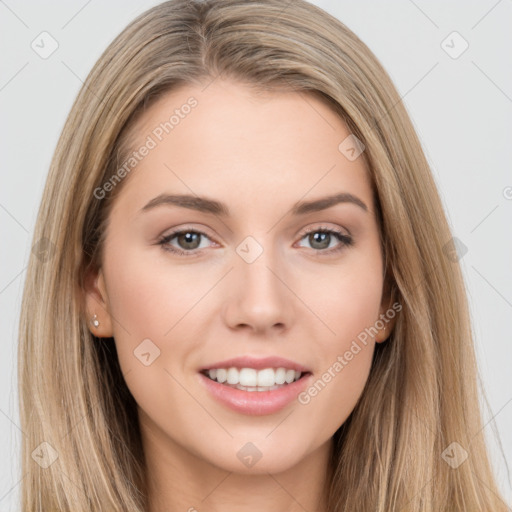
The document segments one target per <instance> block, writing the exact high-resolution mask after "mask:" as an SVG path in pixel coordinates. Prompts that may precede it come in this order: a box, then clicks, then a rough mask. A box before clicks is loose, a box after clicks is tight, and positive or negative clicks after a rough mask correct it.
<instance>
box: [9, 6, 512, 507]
mask: <svg viewBox="0 0 512 512" xmlns="http://www.w3.org/2000/svg"><path fill="white" fill-rule="evenodd" d="M34 243H35V244H36V245H37V246H38V247H39V246H41V247H43V248H46V250H45V251H39V252H38V251H34V255H33V256H32V258H31V261H30V265H29V269H28V275H27V280H26V285H25V290H24V298H23V307H22V318H21V326H20V349H19V365H20V366H19V381H20V397H21V398H20V400H21V402H20V414H21V422H22V428H23V430H24V432H25V433H26V436H25V437H24V438H23V454H22V457H23V458H22V470H23V473H24V474H25V473H27V472H28V475H27V476H26V478H24V480H23V482H22V486H23V487H22V501H23V503H22V506H23V510H73V511H79V510H84V511H85V510H102V511H105V510H140V511H142V510H149V511H151V512H156V511H161V510H206V509H208V510H216V509H221V508H222V510H226V509H229V508H230V507H235V506H236V508H237V509H238V510H240V509H242V510H247V511H249V510H270V511H273V510H293V511H294V510H304V509H305V510H315V511H319V512H325V511H329V512H330V511H349V510H350V511H359V510H360V511H365V512H367V511H369V510H379V511H391V510H396V511H398V510H408V511H417V512H420V511H421V512H427V511H429V512H433V511H450V512H453V511H462V510H493V511H501V510H503V511H504V510H506V505H505V504H504V502H503V501H502V500H501V499H500V497H499V492H498V490H497V486H496V483H495V481H494V477H493V474H492V469H491V466H490V463H489V461H488V456H487V453H486V447H485V443H484V439H483V434H482V430H481V429H482V423H481V418H480V411H479V406H478V400H477V397H478V395H477V387H476V365H475V358H474V353H473V346H472V333H471V325H470V318H469V314H468V306H467V302H466V295H465V289H464V283H463V279H462V275H461V271H460V267H459V265H458V262H457V258H456V257H454V246H453V243H452V237H451V233H450V230H449V227H448V224H447V221H446V217H445V213H444V211H443V208H442V205H441V202H440V199H439V195H438V192H437V190H436V187H435V184H434V181H433V179H432V176H431V172H430V169H429V167H428V164H427V162H426V160H425V157H424V155H423V152H422V150H421V147H420V143H419V141H418V139H417V137H416V135H415V133H414V130H413V127H412V125H411V122H410V120H409V118H408V116H407V114H406V111H405V109H404V107H403V105H402V104H401V102H400V98H399V96H398V94H397V92H396V90H395V88H394V86H393V85H392V83H391V81H390V79H389V78H388V76H387V74H386V73H385V71H384V70H383V69H382V67H381V66H380V64H379V63H378V62H377V60H376V58H375V57H374V56H373V55H372V54H371V52H370V51H369V50H368V48H367V47H366V46H365V45H364V44H363V43H362V42H361V41H360V40H359V39H358V38H357V37H356V36H355V35H354V34H353V33H352V32H350V31H349V30H348V29H347V28H346V27H345V26H344V25H343V24H341V23H340V22H339V21H338V20H336V19H335V18H333V17H331V16H329V15H328V14H326V13H325V12H324V11H322V10H320V9H319V8H316V7H314V6H312V5H310V4H308V3H306V2H303V1H296V2H294V3H293V6H292V7H289V8H283V5H282V3H281V2H279V1H277V0H265V1H263V2H247V1H242V0H227V1H211V2H210V1H206V2H199V1H171V2H166V3H163V4H161V5H158V6H156V7H154V8H152V9H150V10H148V11H147V12H146V13H144V14H142V15H141V16H139V17H138V18H137V19H136V20H135V21H133V22H132V23H131V24H130V25H129V26H128V27H127V28H126V29H125V30H124V31H123V32H122V33H121V34H120V35H119V36H118V37H117V38H116V39H115V40H114V41H113V42H112V44H111V45H110V46H109V47H108V48H107V50H106V51H105V53H104V54H103V55H102V56H101V58H100V59H99V61H98V62H97V64H96V65H95V66H94V68H93V70H92V71H91V73H90V75H89V77H88V78H87V80H86V82H85V84H84V87H83V88H82V90H81V91H80V94H79V96H78V98H77V100H76V102H75V104H74V105H73V108H72V110H71V113H70V116H69V119H68V121H67V123H66V125H65V127H64V130H63V133H62V136H61V138H60V140H59V143H58V147H57V149H56V153H55V156H54V159H53V162H52V166H51V170H50V174H49V177H48V181H47V184H46V188H45V191H44V197H43V201H42V205H41V208H40V211H39V216H38V220H37V226H36V230H35V235H34ZM41 254H44V257H42V256H41ZM455 254H456V253H455Z"/></svg>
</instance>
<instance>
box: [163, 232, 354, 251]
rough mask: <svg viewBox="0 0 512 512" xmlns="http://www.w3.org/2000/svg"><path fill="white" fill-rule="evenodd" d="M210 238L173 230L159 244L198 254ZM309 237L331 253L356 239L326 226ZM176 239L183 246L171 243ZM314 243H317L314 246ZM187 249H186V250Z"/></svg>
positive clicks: (318, 248) (310, 233) (311, 233)
mask: <svg viewBox="0 0 512 512" xmlns="http://www.w3.org/2000/svg"><path fill="white" fill-rule="evenodd" d="M203 237H204V238H209V237H208V235H206V233H203V232H202V231H197V230H194V229H182V230H180V231H173V232H172V233H169V234H168V235H165V236H164V237H162V238H160V240H159V241H158V244H159V245H161V246H162V248H163V249H164V250H166V251H169V252H172V253H174V254H177V255H179V256H196V255H197V254H198V252H199V251H200V250H201V249H204V247H201V239H202V238H203ZM306 237H307V238H308V241H309V243H310V245H311V249H313V250H315V251H316V252H319V253H322V254H331V253H335V252H339V251H341V250H343V249H344V248H345V247H348V246H351V245H353V243H354V241H353V239H352V237H351V236H348V235H345V234H343V233H342V232H341V231H338V230H337V229H332V228H331V229H327V228H325V227H321V228H316V229H312V230H310V231H307V232H305V233H303V235H302V237H301V240H303V239H304V238H306ZM173 239H176V241H177V243H178V244H180V245H181V247H182V248H180V247H176V246H175V245H172V244H171V241H172V240H173ZM333 240H338V242H339V244H338V245H336V246H335V247H329V246H330V245H331V242H332V241H333ZM313 245H316V247H314V246H313ZM184 249H185V250H184Z"/></svg>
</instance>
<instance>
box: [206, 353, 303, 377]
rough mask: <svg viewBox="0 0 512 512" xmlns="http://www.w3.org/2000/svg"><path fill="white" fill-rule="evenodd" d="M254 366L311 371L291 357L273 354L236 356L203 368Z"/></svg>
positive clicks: (256, 368)
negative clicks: (261, 356) (256, 356)
mask: <svg viewBox="0 0 512 512" xmlns="http://www.w3.org/2000/svg"><path fill="white" fill-rule="evenodd" d="M231 367H235V368H254V369H255V370H263V369H265V368H287V369H291V370H295V371H298V372H302V373H307V372H311V370H309V368H306V367H305V366H303V365H301V364H299V363H296V362H295V361H291V360H290V359H285V358H283V357H277V356H271V357H263V358H255V357H251V356H241V357H234V358H232V359H226V360H224V361H219V362H216V363H213V364H210V365H208V366H205V367H204V368H202V369H201V371H204V370H211V369H214V368H231Z"/></svg>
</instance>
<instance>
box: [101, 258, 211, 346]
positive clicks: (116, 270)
mask: <svg viewBox="0 0 512 512" xmlns="http://www.w3.org/2000/svg"><path fill="white" fill-rule="evenodd" d="M151 251H152V252H156V251H161V252H162V254H161V255H158V257H156V258H155V257H154V256H152V257H149V252H148V251H142V250H141V251H136V250H131V251H127V253H126V255H125V257H124V258H123V259H122V260H120V259H116V258H115V253H113V254H112V257H111V258H110V260H109V261H107V262H106V265H108V268H107V269H106V270H107V272H108V275H109V282H108V292H109V306H110V311H111V313H112V316H113V317H114V319H115V320H114V336H116V334H118V335H119V336H120V337H121V338H122V337H124V336H126V331H127V332H129V333H130V334H131V335H132V336H133V337H134V338H141V339H143V338H145V337H149V338H151V337H152V336H153V337H155V338H156V339H162V338H163V337H164V335H165V334H166V333H168V331H169V330H170V329H171V328H172V327H173V326H174V325H175V324H176V323H177V322H178V321H180V319H181V318H183V317H184V316H185V315H186V314H187V312H188V311H190V310H191V308H193V306H194V304H197V303H198V301H199V300H200V299H201V296H202V295H204V293H205V292H206V291H207V286H211V283H210V284H208V282H205V283H204V286H202V283H201V282H197V273H194V272H192V271H191V270H190V269H192V267H191V266H189V267H178V266H176V265H172V263H170V262H169V261H167V260H166V255H165V252H164V251H163V250H161V249H159V248H152V249H151ZM194 277H196V280H194ZM203 288H204V290H203Z"/></svg>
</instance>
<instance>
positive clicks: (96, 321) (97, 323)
mask: <svg viewBox="0 0 512 512" xmlns="http://www.w3.org/2000/svg"><path fill="white" fill-rule="evenodd" d="M91 324H92V325H94V327H98V326H99V325H100V321H99V320H98V315H94V316H93V317H92V318H91Z"/></svg>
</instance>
